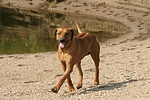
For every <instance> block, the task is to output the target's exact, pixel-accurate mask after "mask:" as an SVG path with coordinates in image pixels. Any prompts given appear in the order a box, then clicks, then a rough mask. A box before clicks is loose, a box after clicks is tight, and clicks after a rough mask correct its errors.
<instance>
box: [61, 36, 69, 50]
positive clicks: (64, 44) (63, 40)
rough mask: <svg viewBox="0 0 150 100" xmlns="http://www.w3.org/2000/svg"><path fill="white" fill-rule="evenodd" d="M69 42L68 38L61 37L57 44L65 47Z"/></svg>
mask: <svg viewBox="0 0 150 100" xmlns="http://www.w3.org/2000/svg"><path fill="white" fill-rule="evenodd" d="M68 42H69V40H68V41H66V39H64V38H61V39H60V40H59V46H60V48H62V49H63V48H65V46H66V45H67V43H68Z"/></svg>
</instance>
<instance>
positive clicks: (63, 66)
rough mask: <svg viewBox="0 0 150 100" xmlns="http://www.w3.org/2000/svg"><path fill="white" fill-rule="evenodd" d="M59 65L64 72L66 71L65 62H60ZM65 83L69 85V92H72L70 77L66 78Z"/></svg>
mask: <svg viewBox="0 0 150 100" xmlns="http://www.w3.org/2000/svg"><path fill="white" fill-rule="evenodd" d="M61 64H62V68H63V70H64V72H65V71H66V62H65V61H61ZM67 82H68V85H69V91H74V90H75V88H74V87H73V84H72V81H71V78H70V75H69V76H68V77H67Z"/></svg>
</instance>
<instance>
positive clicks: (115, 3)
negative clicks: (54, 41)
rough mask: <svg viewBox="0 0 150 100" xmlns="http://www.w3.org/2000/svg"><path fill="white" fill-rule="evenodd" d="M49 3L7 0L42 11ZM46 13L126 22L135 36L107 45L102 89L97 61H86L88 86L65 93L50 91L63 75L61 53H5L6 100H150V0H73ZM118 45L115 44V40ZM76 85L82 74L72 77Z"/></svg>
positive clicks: (0, 93) (0, 85) (1, 69)
mask: <svg viewBox="0 0 150 100" xmlns="http://www.w3.org/2000/svg"><path fill="white" fill-rule="evenodd" d="M41 2H44V0H43V1H42V0H2V3H3V4H6V5H10V6H14V7H18V6H19V7H26V8H37V7H38V4H39V3H41ZM46 9H49V10H52V11H59V12H70V13H80V14H87V15H93V16H97V17H98V16H99V17H105V18H109V19H112V20H116V21H119V22H122V23H124V24H125V25H127V26H128V27H129V32H128V33H127V34H125V35H121V36H120V37H119V38H117V39H111V40H109V41H107V43H106V44H107V45H106V44H102V45H101V54H100V58H101V62H100V85H98V86H94V85H93V82H94V80H93V79H94V63H93V61H92V59H91V57H90V56H86V57H85V58H84V59H83V60H82V69H83V73H84V80H83V87H82V88H81V89H79V90H76V91H75V92H69V91H68V85H67V82H66V81H65V83H64V84H63V86H62V87H61V89H60V91H59V93H57V94H55V93H52V92H51V91H50V89H51V88H52V87H53V86H54V85H55V84H56V83H57V82H58V80H59V79H60V77H61V76H62V75H63V70H62V68H61V64H60V62H59V60H58V58H57V52H47V53H37V54H15V55H0V99H1V100H10V99H18V100H35V99H37V100H48V99H49V100H52V99H55V100H59V99H65V100H67V99H70V100H71V99H74V100H80V99H81V100H87V99H91V100H99V99H101V100H149V99H150V63H149V62H150V42H149V41H150V38H149V37H150V2H149V0H105V1H101V0H67V2H60V3H58V4H57V5H54V6H49V7H47V8H46ZM114 41H115V42H114ZM71 77H72V80H73V84H74V86H76V85H77V82H78V71H77V68H76V67H74V70H73V72H72V73H71Z"/></svg>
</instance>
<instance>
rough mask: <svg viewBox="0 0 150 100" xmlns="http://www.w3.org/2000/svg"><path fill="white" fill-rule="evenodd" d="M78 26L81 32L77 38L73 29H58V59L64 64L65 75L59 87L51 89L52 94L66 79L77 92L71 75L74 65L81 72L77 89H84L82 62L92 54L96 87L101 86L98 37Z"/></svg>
mask: <svg viewBox="0 0 150 100" xmlns="http://www.w3.org/2000/svg"><path fill="white" fill-rule="evenodd" d="M76 26H77V29H78V32H79V34H78V35H77V36H74V33H73V30H72V29H69V28H65V27H63V28H57V29H56V31H55V36H56V39H57V40H58V41H59V46H58V58H59V60H60V62H61V64H62V67H63V70H64V75H63V76H62V78H61V79H60V80H59V82H58V83H57V85H56V86H55V87H53V88H52V89H51V91H52V92H55V93H57V92H58V91H59V89H60V87H61V86H62V84H63V82H64V81H65V80H66V79H67V82H68V85H69V90H70V91H74V90H75V88H74V87H73V84H72V81H71V79H70V73H71V72H72V70H73V66H74V65H76V66H77V68H78V70H79V83H78V85H77V89H79V88H81V87H82V80H83V72H82V69H81V60H82V58H83V57H84V56H86V55H88V54H91V56H92V58H93V60H94V63H95V67H96V71H95V80H94V85H98V84H99V61H100V59H99V53H100V46H99V43H98V42H97V40H96V37H95V36H94V35H92V34H91V33H83V32H82V31H81V29H80V28H79V25H78V23H77V22H76Z"/></svg>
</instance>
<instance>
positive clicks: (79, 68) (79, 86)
mask: <svg viewBox="0 0 150 100" xmlns="http://www.w3.org/2000/svg"><path fill="white" fill-rule="evenodd" d="M76 66H77V68H78V70H79V83H78V85H77V89H80V88H81V87H82V80H83V72H82V69H81V62H79V63H77V64H76Z"/></svg>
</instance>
